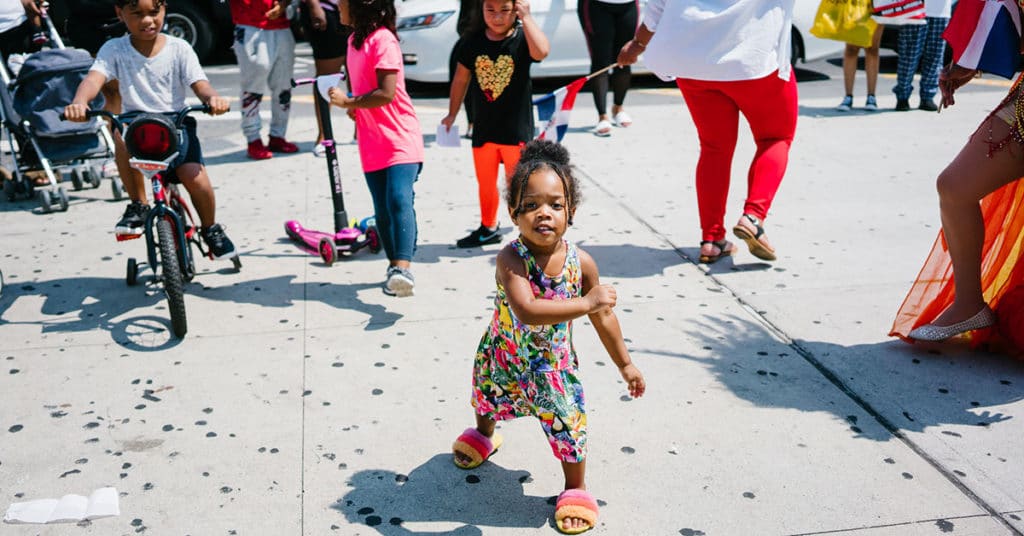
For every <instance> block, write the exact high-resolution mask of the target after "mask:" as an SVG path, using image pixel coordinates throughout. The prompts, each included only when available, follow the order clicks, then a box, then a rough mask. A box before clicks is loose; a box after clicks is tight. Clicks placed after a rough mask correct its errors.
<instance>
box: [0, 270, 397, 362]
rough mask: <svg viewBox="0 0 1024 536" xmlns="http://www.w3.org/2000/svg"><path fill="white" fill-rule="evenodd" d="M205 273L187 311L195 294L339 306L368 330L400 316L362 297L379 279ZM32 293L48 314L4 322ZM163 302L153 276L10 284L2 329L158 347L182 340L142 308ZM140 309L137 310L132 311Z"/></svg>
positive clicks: (0, 313) (275, 304) (190, 294)
mask: <svg viewBox="0 0 1024 536" xmlns="http://www.w3.org/2000/svg"><path fill="white" fill-rule="evenodd" d="M203 275H204V274H203V273H200V274H197V276H196V279H194V280H193V281H192V282H191V283H188V284H186V286H185V295H186V297H185V303H186V310H188V308H189V307H201V306H202V304H201V302H198V301H196V299H195V298H196V297H201V298H205V299H209V300H216V301H224V302H234V303H246V304H254V305H259V306H262V307H272V308H287V307H292V306H294V305H295V303H296V302H300V301H308V300H314V301H320V302H322V303H324V304H326V305H330V306H331V307H334V308H336V309H346V310H354V311H359V312H362V313H364V314H366V315H367V316H368V317H369V319H368V320H367V323H366V325H365V326H364V329H365V330H366V331H375V330H380V329H386V328H388V327H390V326H392V325H394V324H395V322H397V321H398V320H399V319H400V318H401V317H402V315H400V314H397V313H394V312H391V311H388V310H387V308H386V307H384V306H383V305H378V304H373V303H365V302H363V301H362V300H360V299H359V292H360V291H362V290H366V289H374V290H380V283H362V284H334V283H328V282H316V281H310V282H308V283H298V282H295V281H293V279H295V277H296V276H295V275H284V276H277V277H270V278H264V279H256V280H246V281H239V282H236V283H234V284H232V285H229V286H223V287H207V286H204V285H203V284H202V283H201V281H202V277H203ZM33 296H38V297H42V298H43V304H42V306H41V307H40V309H39V312H40V314H41V315H43V316H45V317H50V318H43V319H41V320H32V321H19V322H10V321H7V320H4V313H5V312H6V311H7V309H8V308H10V307H11V305H12V304H13V303H14V302H15V301H16V300H17V299H18V298H22V297H26V298H27V297H33ZM163 301H164V294H163V292H162V291H160V287H159V286H157V285H153V284H152V277H150V276H149V275H148V274H145V275H140V277H139V284H138V285H137V286H135V287H129V286H127V285H125V283H124V280H122V279H115V278H102V277H69V278H61V279H59V280H54V281H36V282H31V283H18V284H8V285H6V286H5V288H4V295H3V298H2V299H0V327H2V326H4V325H6V324H15V323H17V324H28V325H38V326H40V329H41V332H42V333H43V334H49V333H79V332H86V331H91V330H94V329H101V330H104V331H107V332H109V333H110V336H111V339H112V340H113V341H114V342H115V343H117V344H119V345H121V346H124V347H126V348H130V349H132V350H137V351H158V350H164V349H166V348H168V347H170V346H174V345H177V344H178V343H179V342H180V341H179V340H178V339H175V338H173V337H169V336H167V337H162V336H158V334H159V333H161V332H163V333H166V334H169V333H170V318H169V316H167V317H162V316H153V315H152V314H151V313H149V312H146V313H143V312H141V311H139V310H142V309H148V308H149V307H152V306H154V305H158V304H162V302H163ZM136 311H139V313H138V314H136V315H132V313H133V312H136ZM158 314H159V313H158Z"/></svg>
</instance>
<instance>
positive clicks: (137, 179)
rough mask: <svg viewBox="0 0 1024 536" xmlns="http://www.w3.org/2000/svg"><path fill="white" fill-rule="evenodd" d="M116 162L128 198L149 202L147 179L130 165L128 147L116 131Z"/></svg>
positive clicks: (143, 202) (144, 202)
mask: <svg viewBox="0 0 1024 536" xmlns="http://www.w3.org/2000/svg"><path fill="white" fill-rule="evenodd" d="M114 162H116V163H117V174H118V175H120V176H121V184H122V185H124V191H125V193H126V194H128V199H131V200H132V201H138V202H139V203H142V204H144V205H145V204H148V203H147V201H146V181H145V177H143V176H142V173H140V172H139V171H138V170H134V169H132V168H131V166H129V165H128V148H127V147H126V146H125V144H124V140H123V139H122V138H121V135H120V134H118V133H117V132H114Z"/></svg>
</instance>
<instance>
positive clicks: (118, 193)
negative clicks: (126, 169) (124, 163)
mask: <svg viewBox="0 0 1024 536" xmlns="http://www.w3.org/2000/svg"><path fill="white" fill-rule="evenodd" d="M110 190H111V192H112V193H113V194H114V199H115V200H116V201H120V200H121V199H123V198H124V185H123V184H121V177H117V176H114V177H111V178H110Z"/></svg>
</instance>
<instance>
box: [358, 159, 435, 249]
mask: <svg viewBox="0 0 1024 536" xmlns="http://www.w3.org/2000/svg"><path fill="white" fill-rule="evenodd" d="M421 169H423V164H422V163H418V164H395V165H393V166H391V167H387V168H384V169H381V170H377V171H368V172H366V173H364V174H365V175H366V185H367V186H369V187H370V196H371V197H373V211H374V213H375V216H376V218H377V231H378V232H380V241H381V243H382V244H383V245H384V253H386V254H387V256H388V260H391V261H411V260H412V256H413V254H415V253H416V209H415V208H414V207H413V201H414V200H415V198H416V194H415V193H414V192H413V190H412V185H413V184H414V183H415V182H416V179H417V178H419V175H420V170H421Z"/></svg>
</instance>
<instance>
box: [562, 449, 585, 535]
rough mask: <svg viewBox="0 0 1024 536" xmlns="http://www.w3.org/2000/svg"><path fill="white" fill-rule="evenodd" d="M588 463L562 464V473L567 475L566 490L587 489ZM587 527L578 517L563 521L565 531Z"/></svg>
mask: <svg viewBox="0 0 1024 536" xmlns="http://www.w3.org/2000/svg"><path fill="white" fill-rule="evenodd" d="M586 472H587V461H586V460H583V461H581V462H579V463H573V462H562V473H563V474H564V475H565V489H587V484H586ZM586 526H587V522H586V521H585V520H583V519H580V518H578V517H567V518H565V519H563V520H562V528H564V529H580V528H583V527H586Z"/></svg>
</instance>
